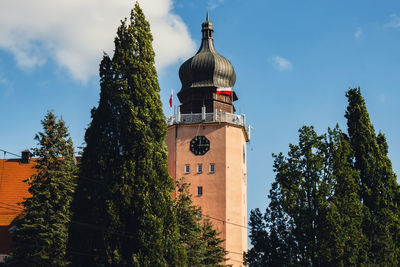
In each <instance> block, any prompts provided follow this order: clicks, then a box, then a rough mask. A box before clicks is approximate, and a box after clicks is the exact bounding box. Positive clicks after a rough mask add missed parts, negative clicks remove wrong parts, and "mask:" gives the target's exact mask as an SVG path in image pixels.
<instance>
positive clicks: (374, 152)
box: [345, 88, 400, 266]
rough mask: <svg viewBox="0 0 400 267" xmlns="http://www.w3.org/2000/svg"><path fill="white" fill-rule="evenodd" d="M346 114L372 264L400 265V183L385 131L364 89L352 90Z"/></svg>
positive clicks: (348, 96)
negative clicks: (378, 128)
mask: <svg viewBox="0 0 400 267" xmlns="http://www.w3.org/2000/svg"><path fill="white" fill-rule="evenodd" d="M346 96H347V98H348V102H349V105H348V107H347V111H346V115H345V117H346V118H347V126H348V133H349V137H350V143H351V146H352V149H353V151H354V157H355V164H354V168H355V169H356V170H357V171H358V172H359V174H360V179H361V188H360V192H361V193H360V194H361V199H362V202H363V204H364V206H365V209H364V217H365V220H364V223H363V230H364V232H365V234H366V235H367V237H368V239H369V246H370V248H369V258H370V259H371V263H372V264H374V265H380V266H397V265H398V264H399V263H400V259H399V257H400V251H399V250H400V243H399V236H400V235H399V234H400V231H399V227H400V224H399V214H400V213H399V212H400V211H399V186H398V184H397V181H396V175H395V174H394V172H393V170H392V165H391V162H390V160H389V158H388V156H387V152H388V146H387V144H386V140H385V138H384V136H383V134H379V135H378V136H376V135H375V130H374V127H373V126H372V124H371V122H370V119H369V114H368V112H367V108H366V106H365V101H364V99H363V97H362V96H361V90H360V88H354V89H350V90H349V91H348V92H347V94H346Z"/></svg>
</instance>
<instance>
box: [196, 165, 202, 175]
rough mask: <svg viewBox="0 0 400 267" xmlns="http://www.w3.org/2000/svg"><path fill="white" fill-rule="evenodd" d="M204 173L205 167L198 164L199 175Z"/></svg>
mask: <svg viewBox="0 0 400 267" xmlns="http://www.w3.org/2000/svg"><path fill="white" fill-rule="evenodd" d="M202 172H203V165H202V164H197V173H202Z"/></svg>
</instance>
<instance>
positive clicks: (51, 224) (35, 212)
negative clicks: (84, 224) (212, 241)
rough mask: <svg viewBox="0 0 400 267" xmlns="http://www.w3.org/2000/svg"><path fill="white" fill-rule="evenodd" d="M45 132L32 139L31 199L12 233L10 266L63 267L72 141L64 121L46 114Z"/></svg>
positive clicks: (71, 185)
mask: <svg viewBox="0 0 400 267" xmlns="http://www.w3.org/2000/svg"><path fill="white" fill-rule="evenodd" d="M42 125H43V130H44V132H39V133H38V134H37V135H36V136H35V140H36V141H38V147H37V148H34V149H33V154H34V155H35V156H37V157H38V158H37V159H36V162H35V165H34V168H35V169H36V172H35V174H33V175H32V176H31V177H30V178H29V179H27V180H26V181H25V182H27V183H28V184H29V193H31V195H32V196H31V197H29V198H27V199H26V200H25V201H24V202H23V206H24V209H25V210H24V212H23V217H22V218H21V219H20V220H18V221H17V224H16V229H15V231H14V232H13V251H12V257H11V260H10V265H11V266H66V265H68V262H67V261H66V259H65V254H66V246H67V242H68V226H69V223H70V220H71V211H70V204H71V201H72V195H73V192H74V189H75V186H76V164H75V157H74V148H73V145H72V140H71V138H69V133H68V130H67V127H66V126H65V123H64V121H63V120H58V121H57V119H56V116H55V115H54V114H53V113H52V112H48V113H47V115H46V116H45V118H44V120H42Z"/></svg>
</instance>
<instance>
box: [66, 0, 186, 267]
mask: <svg viewBox="0 0 400 267" xmlns="http://www.w3.org/2000/svg"><path fill="white" fill-rule="evenodd" d="M151 42H152V35H151V33H150V26H149V23H148V22H147V21H146V19H145V16H144V14H143V12H142V10H141V9H140V7H139V5H138V4H137V3H136V4H135V7H134V9H133V10H132V11H131V15H130V20H129V23H128V22H127V20H124V21H122V22H121V26H120V27H119V28H118V31H117V36H116V38H115V41H114V43H115V50H114V55H113V57H112V59H111V58H110V57H109V56H108V55H104V57H103V60H102V62H101V64H100V86H101V92H100V102H99V106H98V107H97V108H94V109H93V110H92V122H91V123H90V125H89V127H88V129H87V131H86V134H85V141H86V147H85V148H84V150H83V155H82V163H81V169H80V175H79V180H78V188H77V192H76V195H75V199H74V205H73V210H74V221H73V223H72V228H71V234H72V239H71V242H70V252H71V256H72V262H73V265H74V266H125V265H126V266H128V265H129V266H182V265H184V264H185V263H186V255H185V251H184V248H183V246H182V245H180V243H179V233H178V224H177V219H176V212H175V209H174V206H173V200H172V198H171V194H172V191H173V189H174V184H173V181H172V179H171V177H170V176H169V175H168V163H167V149H166V145H165V136H166V131H167V125H166V120H165V117H164V114H163V112H162V106H161V101H160V96H159V91H160V88H159V85H158V80H157V73H156V69H155V67H154V52H153V48H152V45H151Z"/></svg>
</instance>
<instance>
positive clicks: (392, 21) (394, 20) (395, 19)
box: [385, 14, 400, 28]
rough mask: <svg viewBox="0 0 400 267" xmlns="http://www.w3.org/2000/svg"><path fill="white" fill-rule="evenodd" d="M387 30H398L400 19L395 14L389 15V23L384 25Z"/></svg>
mask: <svg viewBox="0 0 400 267" xmlns="http://www.w3.org/2000/svg"><path fill="white" fill-rule="evenodd" d="M385 27H388V28H400V17H399V16H397V15H396V14H392V15H390V21H389V22H388V23H386V24H385Z"/></svg>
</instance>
